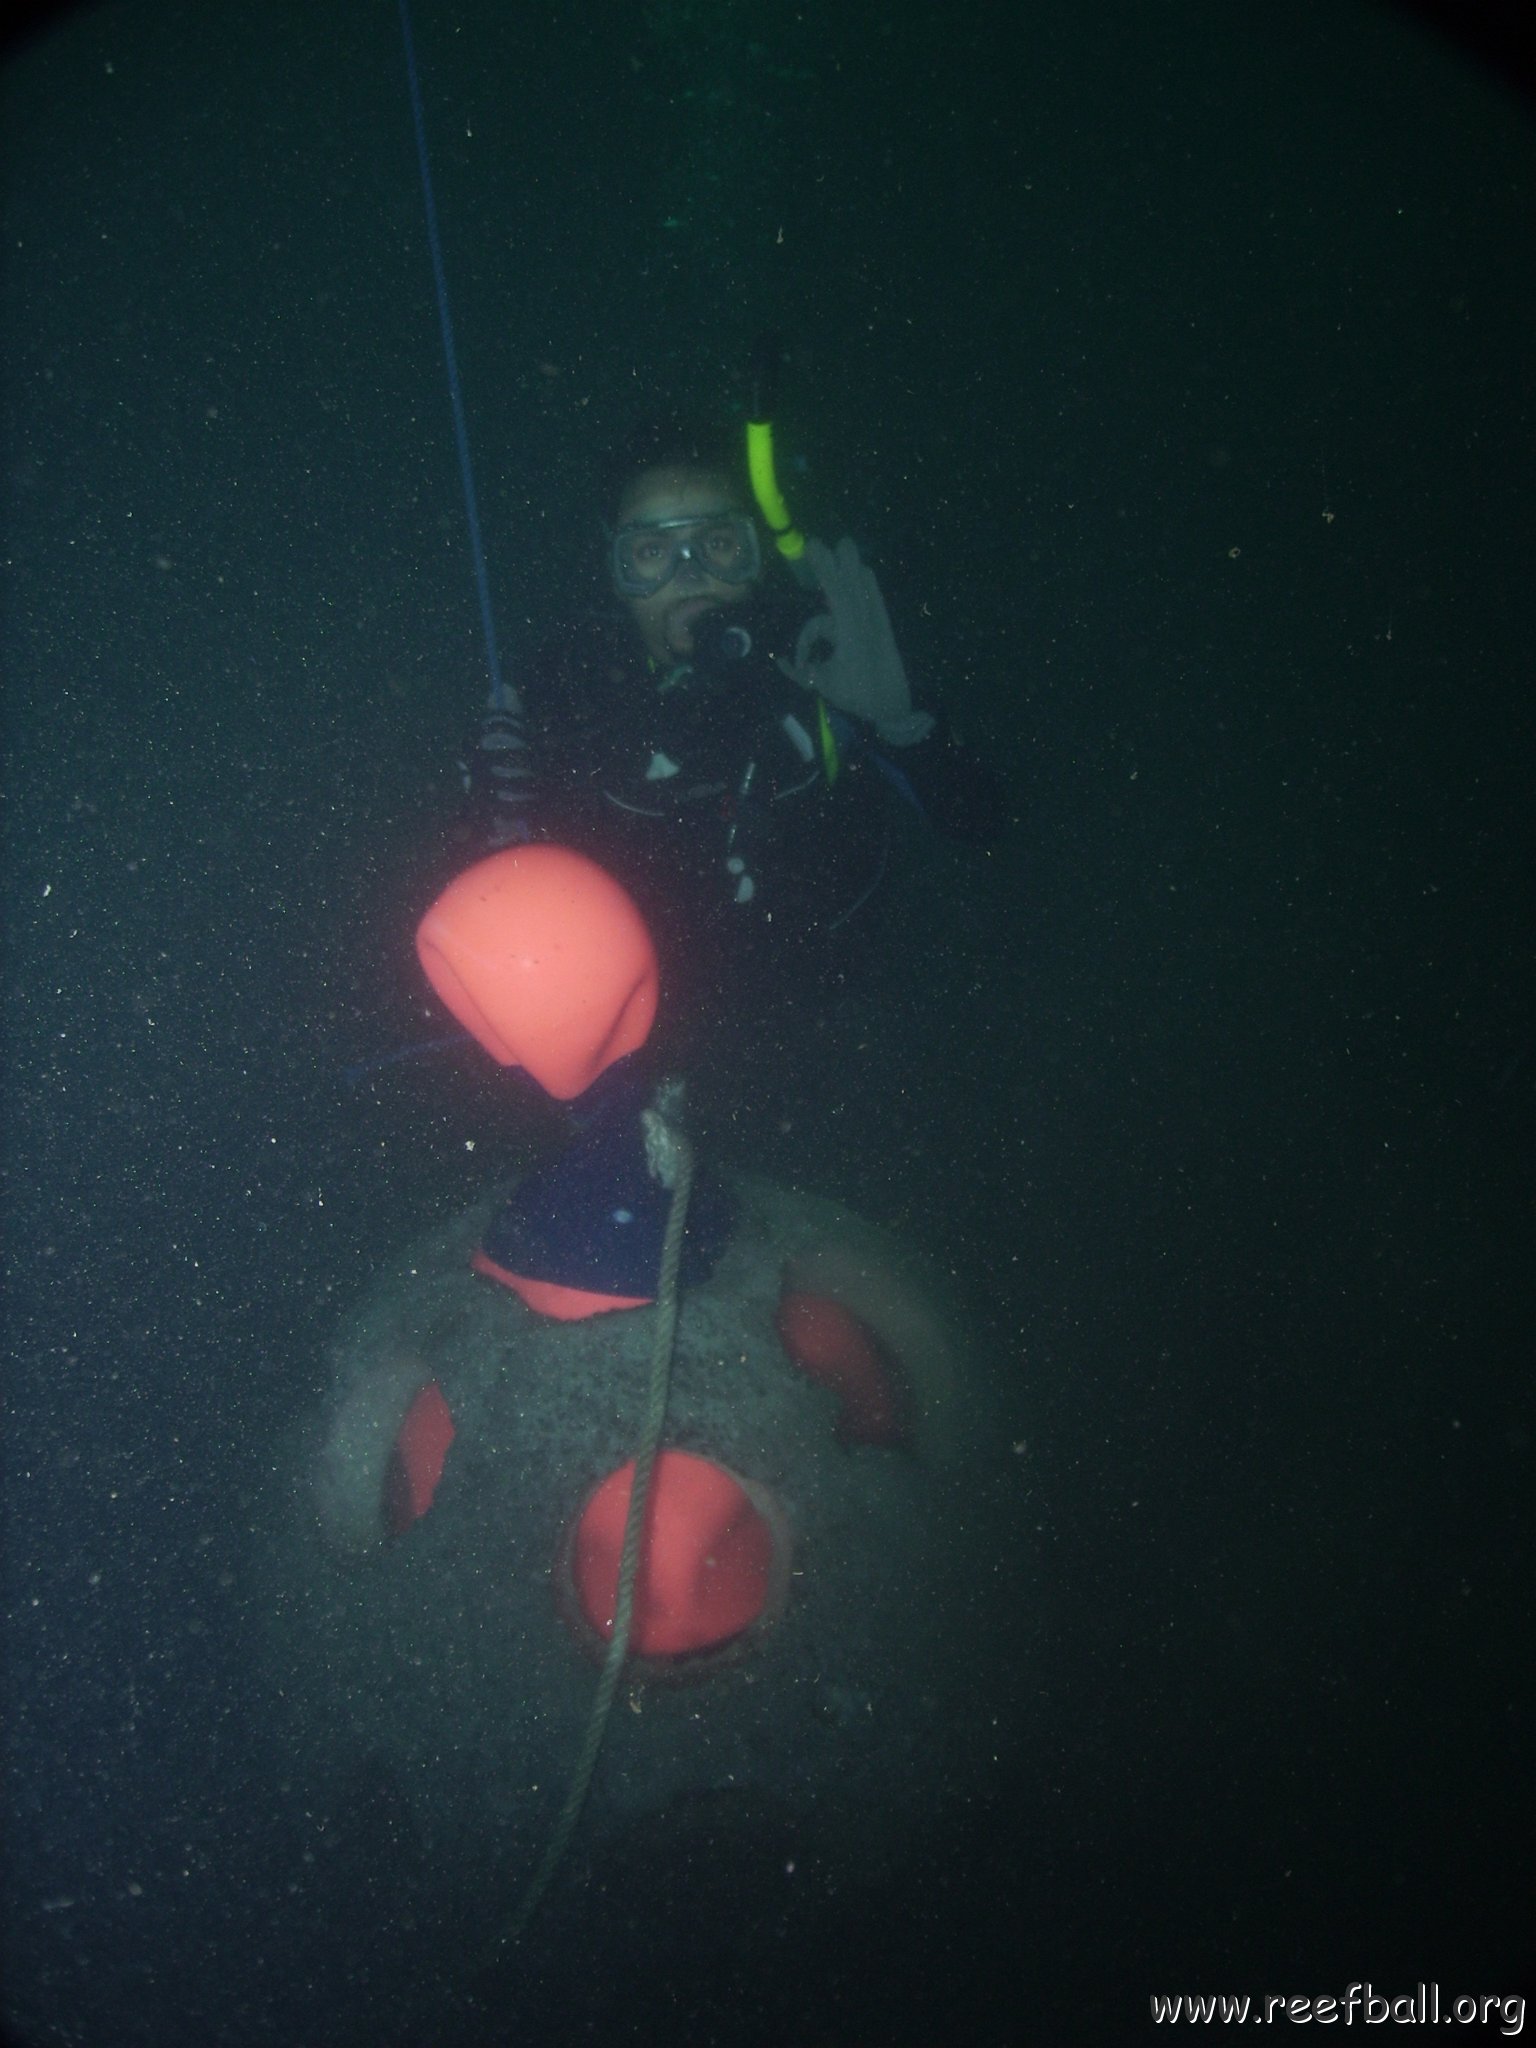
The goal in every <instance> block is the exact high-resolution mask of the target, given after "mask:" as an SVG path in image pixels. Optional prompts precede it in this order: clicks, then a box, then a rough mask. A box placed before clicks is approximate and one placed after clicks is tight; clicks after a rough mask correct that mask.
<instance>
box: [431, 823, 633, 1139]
mask: <svg viewBox="0 0 1536 2048" xmlns="http://www.w3.org/2000/svg"><path fill="white" fill-rule="evenodd" d="M416 951H417V955H418V957H419V958H420V960H421V964H422V967H423V968H424V969H425V971H426V976H427V979H428V981H430V982H431V984H432V987H433V989H434V990H435V991H436V993H437V995H438V997H439V998H440V999H441V1001H442V1002H443V1003H444V1005H445V1006H446V1007H447V1009H448V1010H449V1011H450V1012H451V1013H452V1015H453V1016H454V1017H456V1018H457V1020H458V1021H459V1023H460V1024H462V1025H463V1026H464V1028H465V1030H466V1031H468V1032H469V1033H470V1034H471V1035H472V1036H473V1037H475V1038H477V1039H478V1040H479V1042H480V1043H481V1045H483V1046H484V1047H485V1050H486V1051H487V1052H488V1053H489V1054H490V1055H491V1057H492V1059H494V1060H498V1061H500V1063H501V1064H502V1066H504V1067H512V1066H517V1067H523V1068H525V1069H526V1070H527V1072H528V1073H530V1074H531V1075H532V1076H533V1078H534V1080H535V1081H537V1082H538V1084H539V1086H540V1087H541V1088H543V1089H544V1090H545V1091H546V1093H548V1094H550V1095H553V1096H556V1097H558V1098H559V1099H560V1100H561V1101H562V1102H569V1101H572V1100H573V1099H574V1098H575V1097H576V1096H578V1095H583V1094H585V1093H586V1091H587V1089H588V1088H590V1087H591V1085H592V1083H593V1082H594V1081H595V1080H596V1079H597V1077H598V1075H599V1074H601V1073H602V1072H603V1071H604V1069H605V1068H607V1067H610V1066H612V1064H613V1063H614V1061H615V1060H620V1059H622V1058H623V1057H624V1056H625V1054H626V1053H631V1052H635V1051H636V1050H638V1048H639V1047H640V1046H642V1045H644V1043H645V1041H646V1039H647V1038H648V1037H649V1035H650V1030H651V1025H652V1024H653V1022H654V1021H655V1017H656V1003H657V995H658V979H657V967H656V948H655V946H654V945H653V944H652V942H651V935H650V933H649V932H648V931H647V930H646V928H645V921H644V919H643V918H642V917H641V915H640V913H639V911H638V910H637V909H636V908H635V906H634V904H633V902H632V901H631V900H630V898H629V897H628V896H627V895H626V894H625V892H624V890H623V889H621V888H620V887H619V884H618V883H617V882H616V881H615V880H614V879H613V877H612V876H611V875H610V874H608V873H607V872H606V871H605V870H604V869H602V868H600V867H599V866H598V865H597V863H596V862H595V861H591V860H588V859H587V857H586V855H585V854H581V853H573V852H572V851H571V849H570V848H569V847H566V846H542V845H539V846H509V847H506V848H504V849H503V850H502V851H501V852H500V853H493V854H490V855H489V856H488V857H487V858H486V859H485V860H482V861H477V862H476V864H475V865H474V866H473V867H472V868H468V869H466V870H465V872H464V873H463V874H462V875H459V876H457V877H456V879H455V880H453V881H452V882H450V883H449V884H448V887H447V888H446V889H445V890H444V891H443V893H442V895H441V896H439V897H438V899H437V901H436V902H435V903H434V904H433V905H432V908H431V909H430V910H429V911H428V912H427V914H426V916H425V917H424V918H423V919H422V920H421V923H420V925H419V926H418V928H417V932H416Z"/></svg>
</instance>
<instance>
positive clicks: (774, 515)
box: [747, 336, 842, 787]
mask: <svg viewBox="0 0 1536 2048" xmlns="http://www.w3.org/2000/svg"><path fill="white" fill-rule="evenodd" d="M778 370H779V350H778V344H777V342H776V341H774V339H773V338H772V336H767V337H765V338H764V340H763V341H762V342H761V343H760V345H759V348H758V355H757V365H756V373H755V375H754V377H753V379H752V409H751V412H750V414H749V415H748V418H747V474H748V475H749V476H750V477H751V479H752V495H753V497H754V498H755V499H756V500H757V509H758V511H759V512H761V513H762V515H763V519H764V522H765V523H766V525H767V527H768V531H769V532H770V533H771V534H772V535H773V544H774V546H775V547H776V548H777V549H778V551H779V553H780V554H781V555H782V556H783V557H784V559H785V561H786V562H788V563H789V564H790V565H791V567H793V568H796V569H797V570H798V573H799V576H800V578H801V580H802V581H803V582H806V583H811V582H812V581H813V578H812V576H811V573H810V570H809V568H808V567H807V566H806V565H805V563H804V561H803V557H804V555H805V535H804V534H803V533H802V532H801V531H800V529H799V527H798V526H796V524H795V522H794V520H793V518H792V517H791V516H790V510H789V507H788V505H786V504H785V502H784V493H783V492H782V491H781V490H780V489H779V479H778V475H777V473H776V472H775V469H774V466H773V411H774V405H773V400H774V394H775V388H776V386H777V384H778ZM816 737H817V740H818V741H819V743H820V746H821V770H822V773H823V774H824V775H825V776H826V778H827V783H828V786H829V787H830V785H831V784H832V783H834V782H836V780H837V774H838V770H839V768H841V766H842V757H841V755H840V754H839V751H838V745H837V734H836V733H835V732H834V731H833V730H832V719H831V716H830V714H829V712H828V710H827V706H826V702H825V700H824V699H823V698H822V697H821V696H820V694H819V693H818V695H817V697H816Z"/></svg>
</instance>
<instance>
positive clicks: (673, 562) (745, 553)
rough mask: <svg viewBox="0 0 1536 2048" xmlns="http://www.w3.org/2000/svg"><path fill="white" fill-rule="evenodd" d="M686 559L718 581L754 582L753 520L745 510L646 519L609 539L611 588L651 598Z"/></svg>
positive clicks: (759, 569) (758, 554) (758, 558)
mask: <svg viewBox="0 0 1536 2048" xmlns="http://www.w3.org/2000/svg"><path fill="white" fill-rule="evenodd" d="M684 562H691V563H692V564H693V566H694V567H695V568H696V569H698V570H699V571H700V572H701V573H702V574H704V575H706V576H713V577H714V578H715V579H716V580H717V581H718V582H721V583H733V584H735V583H755V582H756V581H757V579H758V577H759V576H761V574H762V573H763V551H762V546H761V544H760V543H759V541H758V537H757V524H756V521H755V520H753V519H752V518H751V517H750V516H749V515H748V514H747V513H745V512H704V513H699V512H690V513H689V514H688V515H687V517H686V518H683V519H647V520H640V521H636V522H635V523H634V524H633V525H630V526H621V527H620V528H619V530H618V532H617V533H616V534H615V535H614V537H613V586H614V588H615V590H617V591H618V592H619V593H620V595H621V596H624V597H653V596H654V595H655V594H656V592H657V591H658V590H663V589H665V588H666V586H667V584H669V583H670V582H671V581H672V578H673V577H674V576H675V575H676V574H677V572H678V570H679V569H681V567H682V566H683V564H684Z"/></svg>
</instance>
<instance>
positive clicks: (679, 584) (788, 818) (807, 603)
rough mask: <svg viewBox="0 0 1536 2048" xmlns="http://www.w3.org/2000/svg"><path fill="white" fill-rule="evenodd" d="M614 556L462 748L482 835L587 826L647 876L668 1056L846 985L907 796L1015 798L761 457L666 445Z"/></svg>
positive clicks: (635, 488) (991, 804)
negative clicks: (772, 482)
mask: <svg viewBox="0 0 1536 2048" xmlns="http://www.w3.org/2000/svg"><path fill="white" fill-rule="evenodd" d="M754 495H756V497H757V500H758V504H759V505H760V506H762V507H763V516H762V520H761V521H760V519H759V516H758V513H757V512H756V511H755V510H754V502H753V501H754ZM775 512H777V513H781V514H782V519H779V518H777V517H775V516H773V515H774V514H775ZM764 525H768V526H769V527H770V529H771V530H772V531H773V533H774V537H775V541H776V547H777V552H778V553H779V554H780V555H781V556H782V557H784V558H786V559H787V560H788V562H789V567H788V568H787V569H786V568H784V567H781V566H779V564H777V563H775V562H774V561H773V559H772V553H771V551H770V549H769V548H768V547H767V546H766V545H765V536H764ZM607 568H608V580H609V584H610V587H611V591H612V595H613V598H614V600H615V603H614V605H613V606H612V607H611V608H610V609H609V610H608V611H607V612H605V613H603V614H600V615H596V616H593V617H591V618H588V619H586V620H584V621H582V622H581V623H580V624H578V625H577V626H575V627H574V628H571V629H567V630H566V631H564V632H563V633H561V634H559V635H557V636H556V637H555V638H554V639H553V640H552V641H551V642H550V643H548V644H547V645H546V647H545V649H544V650H543V652H542V654H541V655H540V656H539V658H538V659H537V660H536V661H535V662H534V663H533V664H532V665H531V667H530V669H529V671H528V674H527V680H526V689H525V692H523V693H521V696H520V700H519V701H516V702H504V703H502V704H499V705H493V706H492V707H491V709H490V710H489V712H488V713H487V715H486V717H485V719H484V722H483V725H482V727H481V729H480V731H479V733H478V735H477V737H476V740H475V743H474V745H473V746H472V747H471V748H470V749H469V750H468V751H467V756H466V759H465V760H464V761H463V762H462V763H461V769H462V772H463V779H464V785H465V788H466V791H467V793H468V798H469V816H468V820H467V825H468V832H469V836H470V837H471V838H472V839H473V840H474V841H476V842H478V844H479V845H480V846H482V847H483V848H485V849H487V850H489V849H493V848H496V847H499V846H506V845H513V844H517V843H520V842H524V841H528V840H546V839H547V840H554V841H557V842H559V843H562V844H566V845H569V846H572V847H574V848H577V849H579V850H581V851H582V852H584V853H587V854H589V855H590V856H591V857H592V858H593V859H595V860H597V861H598V862H599V863H600V864H601V865H602V866H603V867H604V868H606V869H607V870H608V871H609V872H610V873H611V874H613V875H614V876H615V877H616V878H617V879H618V880H619V881H620V882H621V883H622V884H623V885H624V887H625V888H626V889H627V890H628V891H629V893H630V894H631V895H632V897H633V898H634V900H635V902H636V903H637V904H638V906H639V908H640V910H641V912H642V914H643V916H644V917H645V919H646V922H647V924H648V925H649V926H650V928H651V930H652V932H653V933H654V934H655V938H656V943H657V948H658V952H659V954H660V957H661V967H662V986H663V988H664V989H665V990H666V991H667V1000H666V1003H665V1005H664V1009H665V1012H666V1016H667V1028H668V1030H669V1032H670V1034H671V1043H670V1045H669V1046H668V1056H669V1057H671V1058H674V1059H676V1058H678V1057H682V1058H683V1059H684V1060H685V1061H691V1060H692V1058H694V1057H695V1056H696V1054H697V1051H698V1049H699V1047H700V1045H702V1044H704V1043H707V1042H709V1040H710V1039H712V1038H713V1037H714V1036H715V1033H716V1030H717V1028H718V1027H720V1026H724V1027H725V1029H726V1030H727V1031H729V1030H730V1027H731V1026H732V1025H733V1024H734V1025H736V1026H738V1027H739V1025H740V1024H742V1023H743V1022H748V1023H750V1024H751V1025H752V1026H753V1028H754V1030H757V1031H759V1032H762V1031H763V1030H764V1029H765V1028H766V1029H767V1030H768V1031H769V1032H771V1031H772V1029H773V1025H772V1021H771V1020H772V1019H773V1016H774V1013H775V1012H776V1011H777V1010H779V1009H780V1008H781V1006H783V1005H785V1004H789V1005H791V1006H793V1007H794V1008H796V1009H803V999H804V998H805V996H806V995H807V993H808V992H810V993H812V994H815V993H816V992H818V991H819V992H823V993H826V992H833V993H835V991H836V989H837V987H838V986H839V984H840V983H841V982H843V981H844V980H845V979H846V977H847V969H848V963H849V959H850V949H851V948H853V947H856V946H858V945H860V944H861V943H864V944H868V943H869V942H870V940H871V937H872V935H873V933H874V932H875V930H876V926H877V907H878V898H879V896H880V893H881V884H882V882H883V881H884V879H885V878H886V874H887V871H888V868H889V866H890V864H891V859H892V853H893V838H894V834H895V830H896V827H897V824H898V819H899V816H900V813H901V809H902V806H903V804H906V805H909V806H911V807H912V808H913V809H914V810H916V811H920V812H921V813H923V814H924V815H925V816H926V817H927V818H928V819H929V821H930V822H931V823H933V824H935V825H937V826H938V827H939V828H940V829H941V830H944V831H946V832H949V833H953V834H955V835H956V836H962V837H968V838H969V837H976V836H981V835H983V834H984V833H985V831H986V829H987V824H988V822H989V819H990V817H991V816H992V815H995V812H996V808H997V806H996V801H995V796H994V795H993V793H992V791H991V787H990V784H989V782H988V779H987V778H986V776H985V774H984V772H983V771H982V770H981V769H980V768H979V767H978V766H973V765H972V764H971V763H970V761H969V760H968V758H967V756H966V755H965V754H964V752H963V750H962V749H961V748H959V747H958V746H957V745H956V744H955V742H954V740H953V739H952V737H951V736H950V735H949V734H948V732H947V731H946V730H945V729H944V728H943V727H942V725H941V724H940V722H939V721H938V720H937V719H936V718H935V717H934V716H933V715H932V714H931V713H929V712H927V711H925V710H921V709H919V708H918V707H917V706H916V705H914V703H913V699H912V691H911V687H910V685H909V682H908V679H907V673H906V668H905V665H904V663H903V661H902V657H901V653H900V650H899V649H898V647H897V645H896V641H895V637H894V634H893V632H892V630H891V624H890V619H889V616H888V614H887V611H886V607H885V602H884V599H883V597H882V596H881V592H880V588H879V585H878V583H877V582H876V580H875V577H874V576H873V574H872V573H871V571H870V569H869V568H868V567H867V565H866V564H865V563H864V562H863V561H862V559H861V558H860V555H859V552H858V550H857V548H856V547H855V545H854V543H853V542H852V541H851V540H846V539H845V540H843V541H842V542H840V543H839V544H838V546H837V547H836V548H832V547H828V546H826V545H825V544H823V543H821V542H819V541H815V540H811V541H809V542H807V541H805V540H804V539H803V538H802V537H801V536H800V535H799V534H798V533H796V532H795V531H794V529H793V528H792V526H791V525H790V523H789V519H788V514H787V512H786V511H784V509H783V503H782V499H780V498H777V494H776V490H775V489H770V488H765V487H764V486H763V483H762V478H761V476H760V475H758V474H756V473H754V477H753V488H752V489H749V488H748V487H747V484H746V482H745V480H740V481H739V480H738V479H737V477H736V476H735V475H734V474H733V470H732V467H731V466H730V465H729V464H725V463H721V462H718V461H712V460H709V459H707V458H706V457H704V456H703V455H701V454H700V453H699V451H698V449H697V447H696V446H693V445H689V444H687V443H684V444H683V445H681V446H673V447H671V448H667V447H666V444H662V452H659V453H656V454H654V455H653V456H652V458H651V459H649V460H646V461H644V462H643V463H641V464H639V465H638V466H637V467H635V468H633V469H632V471H631V473H630V474H629V475H628V476H627V477H626V478H625V479H624V480H623V482H622V485H621V487H620V489H619V491H618V494H617V499H616V503H615V504H614V506H613V518H612V525H611V527H610V529H609V537H608V564H607ZM680 1040H681V1041H682V1043H681V1044H680V1043H679V1041H680Z"/></svg>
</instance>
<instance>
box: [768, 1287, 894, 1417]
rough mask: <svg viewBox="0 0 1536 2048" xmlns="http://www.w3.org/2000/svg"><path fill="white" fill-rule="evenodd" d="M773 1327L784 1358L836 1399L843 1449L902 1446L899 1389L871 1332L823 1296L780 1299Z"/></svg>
mask: <svg viewBox="0 0 1536 2048" xmlns="http://www.w3.org/2000/svg"><path fill="white" fill-rule="evenodd" d="M774 1326H775V1328H776V1329H777V1330H778V1333H779V1342H780V1343H781V1344H782V1345H783V1346H784V1349H785V1350H786V1351H787V1352H788V1354H789V1356H790V1359H791V1360H792V1361H793V1363H794V1364H795V1365H797V1366H798V1367H799V1368H800V1370H801V1371H802V1372H803V1373H804V1374H805V1375H806V1376H807V1378H809V1379H813V1380H815V1381H816V1383H817V1385H818V1386H822V1387H825V1388H827V1390H828V1391H829V1392H830V1393H833V1394H835V1395H836V1396H837V1402H838V1413H837V1435H838V1440H839V1441H840V1442H841V1443H845V1444H905V1443H907V1442H908V1441H909V1436H908V1430H907V1425H906V1415H905V1410H906V1400H905V1389H904V1387H903V1385H902V1381H901V1376H900V1372H899V1370H898V1368H897V1366H896V1364H895V1362H894V1360H893V1359H892V1358H891V1356H890V1354H889V1352H887V1351H886V1350H885V1348H884V1347H883V1345H882V1344H881V1342H880V1340H879V1338H878V1337H877V1336H876V1335H875V1333H874V1331H873V1330H871V1329H870V1327H869V1325H868V1324H867V1323H863V1322H860V1320H859V1318H858V1317H857V1316H856V1315H855V1314H854V1313H853V1311H852V1310H851V1309H846V1308H844V1307H843V1305H842V1303H841V1302H840V1301H833V1300H832V1299H831V1297H830V1296H828V1295H824V1294H797V1293H789V1294H785V1295H783V1296H782V1297H781V1298H780V1301H779V1307H778V1313H777V1315H776V1316H775V1317H774Z"/></svg>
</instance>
